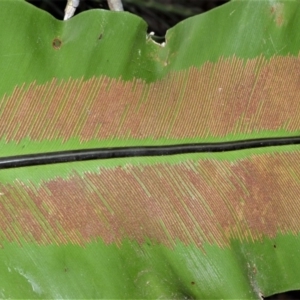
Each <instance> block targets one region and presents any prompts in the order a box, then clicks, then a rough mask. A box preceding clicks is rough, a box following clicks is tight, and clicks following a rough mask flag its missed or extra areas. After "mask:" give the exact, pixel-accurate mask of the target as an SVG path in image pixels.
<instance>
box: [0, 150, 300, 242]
mask: <svg viewBox="0 0 300 300" xmlns="http://www.w3.org/2000/svg"><path fill="white" fill-rule="evenodd" d="M297 161H300V152H299V151H298V152H294V153H276V154H272V155H270V154H260V155H253V156H251V157H249V158H246V159H242V160H238V161H236V162H229V161H219V160H215V159H206V160H199V161H189V160H188V161H185V162H184V163H180V164H176V165H169V164H163V163H159V164H156V165H153V166H145V167H143V169H141V168H140V167H139V166H127V167H123V168H121V167H116V168H113V169H105V168H101V167H100V166H101V163H99V167H100V172H99V173H96V174H95V173H93V174H92V173H86V174H85V175H84V176H82V177H81V176H79V175H78V174H77V173H74V174H73V175H72V176H71V177H70V178H69V179H68V180H63V179H61V178H56V179H53V180H50V181H49V182H44V183H42V184H41V185H40V187H38V188H37V187H34V185H32V184H28V185H26V184H24V183H23V182H21V181H16V182H15V183H14V184H13V185H4V184H1V185H0V191H1V196H0V197H1V202H0V214H1V215H0V232H1V237H2V240H8V241H19V240H20V239H22V240H26V241H31V242H38V243H40V244H50V243H52V244H53V243H54V244H55V243H57V244H62V243H63V244H66V243H72V244H79V245H83V244H84V243H86V242H90V241H93V240H95V239H98V238H101V239H102V240H103V241H104V242H105V243H107V244H109V243H117V244H120V243H121V242H122V240H123V239H124V238H129V239H133V240H136V241H137V242H139V243H143V242H145V240H147V239H150V240H152V241H154V242H158V243H161V244H164V245H167V246H169V247H172V246H173V245H174V243H175V242H176V240H180V241H182V242H183V243H185V244H194V245H196V246H197V247H199V248H201V247H202V245H203V243H210V244H216V245H218V246H220V247H224V246H228V245H229V244H230V239H231V238H235V239H239V240H241V241H257V240H261V238H262V237H264V236H268V237H271V238H272V237H274V236H275V235H276V234H277V233H278V232H281V233H287V232H288V233H294V234H298V233H299V231H300V219H299V215H300V205H299V185H300V177H299V176H298V175H297V174H300V165H299V164H296V163H295V162H297Z"/></svg>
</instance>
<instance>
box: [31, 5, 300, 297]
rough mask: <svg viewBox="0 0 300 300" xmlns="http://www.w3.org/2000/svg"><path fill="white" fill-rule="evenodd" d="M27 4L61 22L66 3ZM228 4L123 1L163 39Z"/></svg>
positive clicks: (293, 294) (125, 7)
mask: <svg viewBox="0 0 300 300" xmlns="http://www.w3.org/2000/svg"><path fill="white" fill-rule="evenodd" d="M27 2H30V3H32V4H33V5H35V6H37V7H39V8H41V9H43V10H46V11H48V12H49V13H50V14H52V15H53V16H54V17H56V18H57V19H61V20H62V19H63V16H64V9H65V6H66V3H67V0H27ZM226 2H228V1H226V0H123V6H124V10H126V11H129V12H131V13H133V14H136V15H138V16H140V17H142V18H143V19H144V20H145V21H146V22H147V23H148V26H149V28H148V32H151V31H154V32H155V35H156V36H158V37H164V35H165V33H166V31H167V30H168V29H169V28H171V27H173V26H174V25H175V24H177V23H178V22H180V21H182V20H184V19H186V18H188V17H191V16H194V15H198V14H200V13H203V12H206V11H208V10H210V9H213V8H215V7H217V6H220V5H222V4H224V3H226ZM95 8H102V9H108V5H107V1H106V0H81V3H80V6H79V8H78V9H77V12H76V13H80V12H81V11H85V10H88V9H95ZM299 280H300V279H299ZM266 299H269V300H271V299H272V300H275V299H277V300H279V299H280V300H292V299H295V300H296V299H300V294H299V292H296V291H293V292H288V293H283V294H278V295H274V296H272V297H268V298H266Z"/></svg>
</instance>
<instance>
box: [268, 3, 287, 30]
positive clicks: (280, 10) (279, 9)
mask: <svg viewBox="0 0 300 300" xmlns="http://www.w3.org/2000/svg"><path fill="white" fill-rule="evenodd" d="M271 14H272V15H274V19H275V22H276V25H277V26H278V27H281V26H282V25H283V23H284V3H275V4H274V5H272V6H271Z"/></svg>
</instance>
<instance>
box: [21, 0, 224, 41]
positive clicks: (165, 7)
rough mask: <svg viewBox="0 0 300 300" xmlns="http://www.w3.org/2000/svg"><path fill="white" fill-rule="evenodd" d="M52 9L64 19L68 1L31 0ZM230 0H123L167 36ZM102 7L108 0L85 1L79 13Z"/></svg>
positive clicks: (105, 7) (40, 6)
mask: <svg viewBox="0 0 300 300" xmlns="http://www.w3.org/2000/svg"><path fill="white" fill-rule="evenodd" d="M27 1H28V2H30V3H32V4H33V5H35V6H37V7H39V8H41V9H44V10H46V11H48V12H49V13H50V14H52V15H53V16H54V17H56V18H57V19H63V14H64V8H65V6H66V2H67V0H27ZM226 2H228V0H227V1H226V0H123V5H124V9H125V10H126V11H129V12H131V13H133V14H135V15H138V16H140V17H142V18H143V19H144V20H145V21H146V22H147V23H148V26H149V28H148V31H149V32H151V31H154V32H155V35H157V36H160V37H162V36H164V35H165V33H166V31H167V30H168V29H169V28H171V27H173V26H174V25H175V24H177V23H178V22H180V21H182V20H184V19H186V18H188V17H191V16H194V15H198V14H200V13H203V12H205V11H208V10H210V9H213V8H215V7H217V6H220V5H222V4H224V3H226ZM95 8H102V9H108V5H107V0H81V3H80V6H79V8H78V10H77V13H80V12H81V11H85V10H89V9H95Z"/></svg>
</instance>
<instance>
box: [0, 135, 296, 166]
mask: <svg viewBox="0 0 300 300" xmlns="http://www.w3.org/2000/svg"><path fill="white" fill-rule="evenodd" d="M291 144H294V145H296V144H300V137H298V136H296V137H281V138H265V139H253V140H243V141H234V142H224V143H197V144H196V143H195V144H181V145H169V146H144V147H143V146H138V147H118V148H97V149H82V150H69V151H58V152H46V153H39V154H26V155H18V156H7V157H2V158H0V169H8V168H19V167H28V166H37V165H47V164H56V163H63V162H73V161H84V160H93V159H110V158H122V157H123V158H124V157H142V156H167V155H176V154H188V153H204V152H205V153H210V152H225V151H237V150H243V149H252V148H261V147H272V146H285V145H291Z"/></svg>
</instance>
